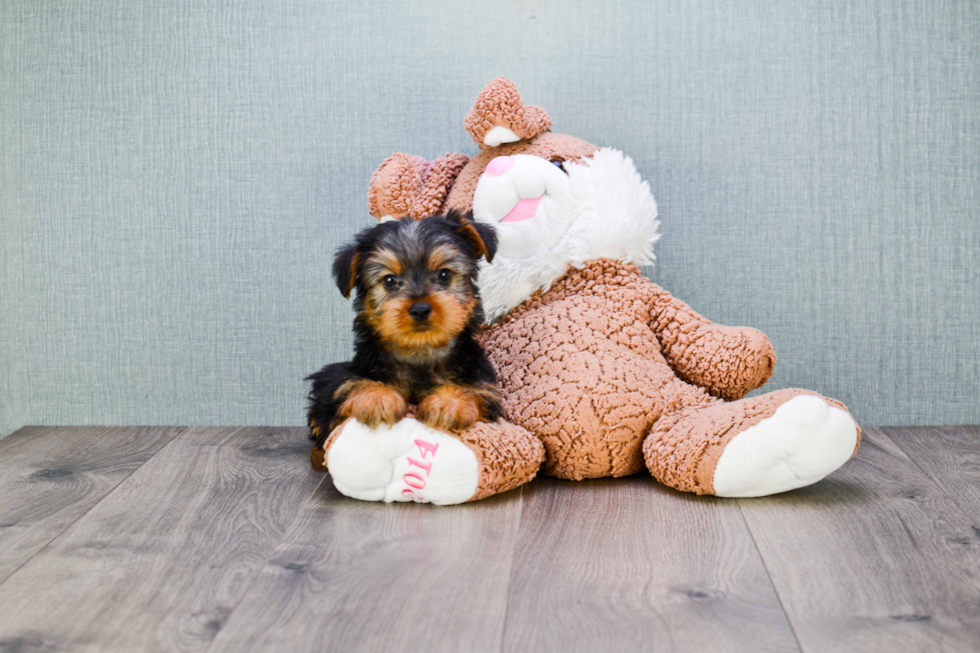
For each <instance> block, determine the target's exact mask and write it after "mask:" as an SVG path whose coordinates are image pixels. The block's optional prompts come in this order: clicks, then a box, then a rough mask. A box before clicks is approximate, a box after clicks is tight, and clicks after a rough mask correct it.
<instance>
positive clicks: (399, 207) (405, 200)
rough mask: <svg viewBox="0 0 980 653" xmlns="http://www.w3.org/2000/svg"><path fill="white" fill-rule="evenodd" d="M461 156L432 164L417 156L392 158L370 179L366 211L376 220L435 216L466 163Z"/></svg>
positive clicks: (446, 156) (392, 156)
mask: <svg viewBox="0 0 980 653" xmlns="http://www.w3.org/2000/svg"><path fill="white" fill-rule="evenodd" d="M469 160H470V159H469V157H467V156H466V155H465V154H456V153H450V154H444V155H443V156H441V157H439V158H438V159H436V160H435V161H427V160H426V159H423V158H422V157H420V156H412V155H411V154H402V153H401V152H398V153H396V154H392V155H391V156H390V157H388V158H387V159H385V160H384V162H383V163H382V164H381V165H380V166H378V169H377V170H375V171H374V174H373V175H371V186H370V188H369V189H368V211H370V212H371V215H373V216H374V217H376V218H377V219H379V220H381V219H387V218H404V217H405V216H411V217H413V218H414V219H416V220H418V219H420V218H424V217H427V216H430V215H434V214H436V213H439V212H440V211H441V210H442V203H443V202H445V201H446V195H448V194H449V189H450V188H452V185H453V182H455V181H456V177H457V175H459V171H460V170H462V169H463V166H465V165H466V163H467V162H468V161H469Z"/></svg>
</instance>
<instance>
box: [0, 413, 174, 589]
mask: <svg viewBox="0 0 980 653" xmlns="http://www.w3.org/2000/svg"><path fill="white" fill-rule="evenodd" d="M132 428H140V427H132ZM161 428H175V427H169V426H167V427H161ZM176 428H178V429H179V430H178V431H177V432H176V433H174V436H173V437H172V438H170V440H169V441H168V442H167V444H165V445H163V446H162V447H160V448H159V449H157V450H156V451H154V452H153V455H152V456H150V457H149V458H147V459H146V460H144V461H143V462H141V463H140V464H139V466H137V467H136V468H135V469H134V470H133V471H131V472H130V473H129V474H127V475H126V477H125V478H122V479H119V482H118V483H116V484H115V485H114V486H112V489H111V490H109V491H108V492H106V493H105V494H104V495H102V498H101V499H99V500H98V501H96V502H95V503H94V504H92V506H90V507H89V509H88V510H86V511H85V512H83V513H82V514H80V515H79V516H78V517H76V518H75V519H73V520H72V521H71V523H70V524H67V525H66V526H65V527H64V528H62V529H61V530H60V531H58V533H57V534H56V535H55V536H54V537H52V538H51V539H50V540H48V541H47V543H46V544H45V545H44V546H42V547H41V548H40V549H38V550H37V551H35V552H34V555H32V556H31V557H30V558H28V559H27V560H25V561H24V562H23V563H22V564H20V565H18V566H17V568H16V569H14V570H13V571H12V572H10V574H8V575H7V577H6V578H4V579H3V580H0V587H2V586H3V584H4V583H6V582H7V581H8V580H10V579H11V578H13V577H14V575H15V574H17V573H18V572H19V571H20V570H21V569H23V568H24V567H26V566H27V565H28V564H29V563H30V562H31V561H32V560H33V559H34V558H36V557H38V556H39V555H41V553H43V552H44V551H47V550H48V548H50V547H51V543H52V542H54V541H55V540H57V539H58V538H59V537H61V536H62V535H64V534H65V531H67V530H68V529H69V528H71V527H72V526H74V525H75V524H77V523H78V522H79V521H81V520H82V519H83V518H84V517H85V516H86V515H88V514H89V513H90V512H92V511H93V510H95V508H96V507H97V506H99V505H101V504H102V502H103V501H105V500H106V499H108V498H109V497H110V496H111V495H112V494H113V493H115V492H116V490H118V489H119V486H120V485H122V484H123V483H125V482H126V481H128V480H129V479H131V478H132V477H133V474H135V473H136V472H138V471H139V470H141V469H143V465H145V464H146V463H148V462H150V461H151V460H153V459H154V458H156V456H157V454H158V453H160V452H161V451H163V450H164V449H166V448H167V447H169V446H170V444H171V443H172V442H173V441H174V440H176V439H177V438H178V437H180V435H181V434H183V433H184V431H186V430H187V429H189V428H190V427H189V426H179V427H176Z"/></svg>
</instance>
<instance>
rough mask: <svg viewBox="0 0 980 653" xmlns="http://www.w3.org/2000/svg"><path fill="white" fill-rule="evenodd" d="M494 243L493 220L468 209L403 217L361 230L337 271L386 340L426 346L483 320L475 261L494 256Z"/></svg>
mask: <svg viewBox="0 0 980 653" xmlns="http://www.w3.org/2000/svg"><path fill="white" fill-rule="evenodd" d="M496 246H497V240H496V237H495V235H494V231H493V228H492V227H490V226H488V225H485V224H479V223H476V222H474V221H473V219H472V216H470V215H469V214H466V215H464V214H461V213H457V212H454V211H451V212H450V213H448V214H447V215H445V216H432V217H429V218H424V219H422V220H413V219H411V218H402V219H401V220H393V221H390V222H383V223H381V224H379V225H377V226H375V227H372V228H370V229H367V230H365V231H363V232H361V233H360V234H358V236H357V238H356V239H355V242H354V243H353V244H351V245H349V246H347V247H345V248H343V249H341V250H340V251H339V252H337V255H336V257H335V258H334V266H333V273H334V278H335V279H336V280H337V286H338V287H339V288H340V292H341V293H343V295H344V297H350V295H351V292H353V291H354V290H355V289H356V290H357V294H356V299H355V308H356V309H357V311H358V313H359V318H358V319H360V320H361V321H362V322H363V323H364V324H366V325H367V326H368V327H369V328H370V329H371V330H372V331H374V333H375V334H377V335H378V337H379V338H380V340H381V341H382V342H383V343H385V345H386V346H391V348H393V349H398V350H401V351H404V352H407V353H420V352H421V351H422V350H426V349H432V348H438V347H443V346H445V345H447V344H449V343H450V342H451V341H452V339H453V338H455V337H456V336H458V335H459V334H460V333H461V332H462V331H463V330H464V329H465V328H466V327H467V325H468V324H471V323H473V324H480V323H481V322H482V320H483V315H482V309H481V307H480V302H479V298H478V296H477V288H476V283H475V282H476V276H477V262H478V261H479V260H480V258H481V257H485V258H486V259H487V261H488V262H490V261H491V260H492V259H493V255H494V252H495V251H496Z"/></svg>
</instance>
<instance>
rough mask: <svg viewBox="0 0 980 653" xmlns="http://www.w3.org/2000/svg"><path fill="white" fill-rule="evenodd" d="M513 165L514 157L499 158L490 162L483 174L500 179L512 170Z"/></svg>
mask: <svg viewBox="0 0 980 653" xmlns="http://www.w3.org/2000/svg"><path fill="white" fill-rule="evenodd" d="M513 165H514V157H512V156H498V157H496V158H494V159H491V160H490V163H488V164H487V169H486V170H485V171H484V172H483V174H485V175H487V176H488V177H499V176H500V175H502V174H504V173H505V172H507V171H508V170H510V169H511V166H513Z"/></svg>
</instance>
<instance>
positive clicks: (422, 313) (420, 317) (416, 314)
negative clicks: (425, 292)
mask: <svg viewBox="0 0 980 653" xmlns="http://www.w3.org/2000/svg"><path fill="white" fill-rule="evenodd" d="M408 314H409V315H411V316H412V319H413V320H415V321H416V322H425V321H426V320H428V319H429V316H430V315H432V305H431V304H430V303H429V302H415V303H414V304H412V305H411V306H409V307H408Z"/></svg>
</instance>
